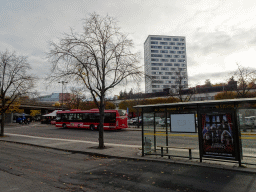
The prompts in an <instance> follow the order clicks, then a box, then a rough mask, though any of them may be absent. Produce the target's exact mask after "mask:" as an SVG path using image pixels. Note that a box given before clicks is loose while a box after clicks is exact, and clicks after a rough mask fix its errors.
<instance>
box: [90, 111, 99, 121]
mask: <svg viewBox="0 0 256 192" xmlns="http://www.w3.org/2000/svg"><path fill="white" fill-rule="evenodd" d="M89 118H90V120H91V122H95V123H98V122H100V114H99V113H90V114H89Z"/></svg>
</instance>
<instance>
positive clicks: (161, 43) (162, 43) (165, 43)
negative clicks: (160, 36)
mask: <svg viewBox="0 0 256 192" xmlns="http://www.w3.org/2000/svg"><path fill="white" fill-rule="evenodd" d="M160 45H168V43H167V42H160Z"/></svg>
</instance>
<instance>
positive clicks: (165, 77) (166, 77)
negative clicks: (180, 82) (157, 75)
mask: <svg viewBox="0 0 256 192" xmlns="http://www.w3.org/2000/svg"><path fill="white" fill-rule="evenodd" d="M161 79H169V77H168V76H162V77H161Z"/></svg>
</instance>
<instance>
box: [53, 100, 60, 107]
mask: <svg viewBox="0 0 256 192" xmlns="http://www.w3.org/2000/svg"><path fill="white" fill-rule="evenodd" d="M60 105H61V104H60V102H58V101H57V102H56V103H54V104H53V106H54V107H60Z"/></svg>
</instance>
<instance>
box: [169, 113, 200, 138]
mask: <svg viewBox="0 0 256 192" xmlns="http://www.w3.org/2000/svg"><path fill="white" fill-rule="evenodd" d="M172 115H194V128H195V129H194V131H193V132H192V131H191V132H185V131H173V130H172V120H171V119H172V118H171V116H172ZM168 116H169V118H170V125H169V129H170V132H171V133H196V132H197V128H196V126H197V125H196V113H195V112H189V113H187V112H184V113H178V112H177V111H176V112H172V113H171V112H169V115H168Z"/></svg>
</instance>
